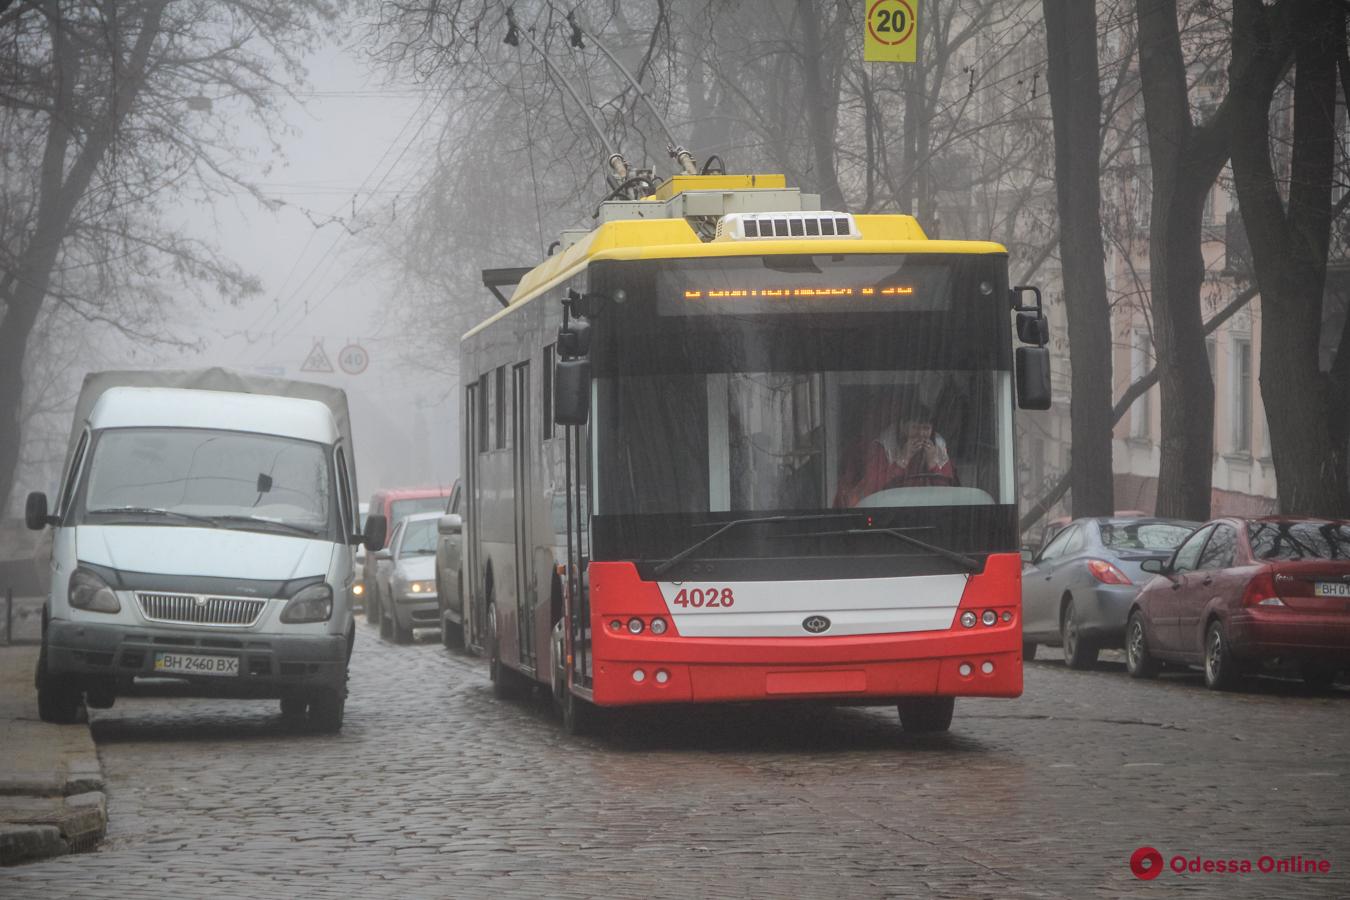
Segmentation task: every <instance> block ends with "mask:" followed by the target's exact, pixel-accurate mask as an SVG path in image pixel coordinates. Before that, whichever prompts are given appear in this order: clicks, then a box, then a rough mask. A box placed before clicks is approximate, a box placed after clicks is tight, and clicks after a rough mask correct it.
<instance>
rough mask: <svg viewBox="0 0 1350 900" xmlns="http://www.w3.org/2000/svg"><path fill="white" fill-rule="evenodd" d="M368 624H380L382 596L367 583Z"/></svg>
mask: <svg viewBox="0 0 1350 900" xmlns="http://www.w3.org/2000/svg"><path fill="white" fill-rule="evenodd" d="M365 606H366V624H367V625H378V624H380V598H379V596H378V592H377V591H374V590H371V587H370V585H366V603H365Z"/></svg>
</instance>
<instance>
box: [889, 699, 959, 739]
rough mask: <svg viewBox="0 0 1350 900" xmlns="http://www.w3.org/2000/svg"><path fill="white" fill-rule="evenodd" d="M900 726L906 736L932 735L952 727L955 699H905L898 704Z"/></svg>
mask: <svg viewBox="0 0 1350 900" xmlns="http://www.w3.org/2000/svg"><path fill="white" fill-rule="evenodd" d="M898 707H899V709H900V725H901V726H902V727H903V728H904V729H905V731H906V733H908V734H932V733H934V732H938V731H946V730H947V729H949V728H951V727H952V713H953V712H955V711H956V698H955V697H906V698H905V699H903V700H901V701H900V703H899V704H898Z"/></svg>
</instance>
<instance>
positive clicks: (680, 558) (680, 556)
mask: <svg viewBox="0 0 1350 900" xmlns="http://www.w3.org/2000/svg"><path fill="white" fill-rule="evenodd" d="M860 515H865V513H815V514H810V515H801V516H757V517H755V518H752V519H732V520H731V521H730V522H723V523H722V527H721V528H718V529H717V530H716V531H714V532H713V533H712V534H710V535H708V536H707V537H705V538H703V539H702V540H699V541H695V542H694V543H693V544H690V545H689V546H688V547H685V548H684V549H683V550H681V551H680V552H679V553H676V554H675V555H674V556H672V557H671V558H670V559H668V560H666V561H665V562H663V563H661V564H660V565H658V566H656V567H655V568H653V569H652V574H653V575H660V574H662V573H664V572H667V571H669V570H670V569H671V568H673V567H674V566H677V565H679V564H680V563H682V562H684V561H685V560H686V559H688V558H689V557H691V556H693V555H694V554H695V553H697V552H698V551H699V550H700V549H701V548H702V547H703V546H704V545H705V544H710V543H712V542H713V541H714V540H715V539H717V538H719V537H721V536H722V535H723V534H724V533H726V532H728V531H730V530H731V529H733V528H735V527H737V526H738V525H759V524H762V523H765V522H814V521H818V520H821V519H856V518H858V517H859V516H860ZM716 524H717V523H716V522H701V523H700V524H699V525H698V526H697V527H700V528H706V527H708V526H710V525H716Z"/></svg>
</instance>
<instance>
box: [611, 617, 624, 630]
mask: <svg viewBox="0 0 1350 900" xmlns="http://www.w3.org/2000/svg"><path fill="white" fill-rule="evenodd" d="M609 630H610V631H623V622H621V621H620V620H618V619H615V620H614V621H612V622H610V623H609Z"/></svg>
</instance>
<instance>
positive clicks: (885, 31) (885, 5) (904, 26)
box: [863, 0, 919, 62]
mask: <svg viewBox="0 0 1350 900" xmlns="http://www.w3.org/2000/svg"><path fill="white" fill-rule="evenodd" d="M867 3H868V7H867V20H866V22H864V23H863V26H864V31H863V59H864V60H867V61H868V62H914V59H915V56H916V52H917V50H918V47H919V0H867Z"/></svg>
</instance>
